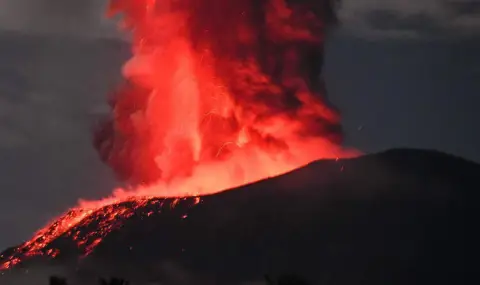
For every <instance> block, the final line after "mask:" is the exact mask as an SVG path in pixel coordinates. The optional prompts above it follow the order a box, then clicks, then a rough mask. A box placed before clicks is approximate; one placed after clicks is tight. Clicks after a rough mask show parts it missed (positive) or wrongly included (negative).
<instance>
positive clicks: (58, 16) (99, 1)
mask: <svg viewBox="0 0 480 285" xmlns="http://www.w3.org/2000/svg"><path fill="white" fill-rule="evenodd" d="M106 4H107V1H106V0H81V1H79V0H36V1H31V0H3V1H1V2H0V28H2V29H6V30H17V31H23V32H25V33H48V34H68V35H74V36H83V37H116V36H118V35H119V34H118V33H117V31H116V24H115V23H114V22H113V21H109V20H107V19H105V17H104V15H105V9H106Z"/></svg>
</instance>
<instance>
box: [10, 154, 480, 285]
mask: <svg viewBox="0 0 480 285" xmlns="http://www.w3.org/2000/svg"><path fill="white" fill-rule="evenodd" d="M479 175H480V165H478V164H475V163H473V162H469V161H466V160H463V159H461V158H457V157H453V156H450V155H446V154H443V153H440V152H435V151H425V150H414V149H396V150H390V151H386V152H383V153H378V154H372V155H365V156H362V157H358V158H352V159H339V160H320V161H316V162H313V163H310V164H309V165H307V166H305V167H303V168H300V169H297V170H295V171H292V172H290V173H287V174H284V175H282V176H279V177H275V178H270V179H266V180H263V181H259V182H256V183H253V184H250V185H246V186H242V187H239V188H236V189H232V190H230V191H225V192H222V193H217V194H213V195H209V196H203V197H201V198H183V199H159V198H151V199H147V198H146V199H145V200H144V201H143V202H142V203H141V204H136V205H132V204H131V203H134V202H128V201H126V202H122V203H119V204H114V205H109V206H106V207H104V208H102V209H99V210H98V211H96V212H93V213H91V214H89V215H87V216H86V217H85V218H84V222H80V223H79V224H78V226H77V227H75V228H72V229H71V231H70V232H68V233H65V234H63V235H61V236H60V237H58V238H56V239H55V240H52V241H51V242H50V243H49V244H48V245H47V246H46V247H45V248H44V249H43V253H44V255H43V256H41V255H40V256H36V257H32V258H28V257H26V256H21V253H20V252H16V251H15V249H16V248H12V249H9V250H7V251H5V252H4V253H3V254H2V256H3V258H4V260H5V259H6V258H9V257H11V256H12V254H13V255H16V256H17V257H19V258H20V257H21V258H22V260H23V262H22V263H21V264H19V265H18V266H16V267H14V269H13V270H11V271H5V276H3V278H7V279H5V280H9V279H8V278H9V276H10V277H11V276H13V275H15V274H13V273H14V272H27V271H25V269H29V270H33V269H34V268H36V267H38V266H45V265H49V266H53V265H55V266H63V267H65V268H67V269H68V270H69V272H71V274H74V275H75V276H83V277H85V276H90V275H92V276H98V275H102V274H103V275H114V276H121V277H125V278H130V279H131V280H143V281H147V280H163V281H165V278H170V277H168V276H169V274H170V275H171V274H172V271H175V270H173V269H172V267H175V268H182V270H183V271H181V272H183V273H182V274H180V275H182V276H183V277H184V278H187V276H190V277H188V278H192V279H193V280H190V281H188V282H187V281H185V280H184V281H183V282H186V283H181V284H212V283H213V284H240V283H238V282H243V281H252V280H260V279H262V276H263V275H264V274H272V275H275V274H280V273H286V272H287V273H289V272H293V273H297V274H301V275H303V276H304V277H305V278H307V279H308V280H311V281H312V282H313V284H464V282H467V281H466V280H470V278H474V277H475V278H478V274H475V272H476V271H477V270H476V266H474V260H476V259H477V257H476V254H475V253H474V251H475V249H476V248H477V244H478V233H477V230H476V226H475V225H476V224H477V216H478V215H477V212H478V208H477V206H476V204H477V203H478V189H480V181H479V180H478V177H480V176H479ZM135 203H138V202H135ZM133 206H135V207H133ZM119 209H120V210H121V209H135V210H134V211H133V212H132V213H131V214H129V215H117V216H115V217H114V218H113V219H111V220H109V221H108V222H105V218H104V217H105V213H108V212H111V211H112V210H119ZM120 212H121V211H120ZM106 228H109V229H110V231H108V233H107V234H105V235H102V232H104V231H105V229H106ZM92 233H93V234H92ZM100 237H101V238H102V242H101V243H99V244H98V246H97V247H95V248H94V250H92V251H90V252H88V248H89V247H88V246H80V245H79V241H83V242H84V243H86V244H91V243H96V242H98V239H99V238H100ZM18 248H21V247H18ZM48 252H56V253H57V254H56V255H55V258H52V257H51V256H50V257H49V255H48V254H47V253H48ZM177 271H178V270H177ZM8 273H10V274H8ZM24 274H26V273H24ZM177 275H178V274H177ZM188 278H187V279H188ZM472 280H473V279H472ZM469 282H470V281H469ZM2 284H7V283H3V282H2ZM135 284H137V283H135ZM139 284H142V283H139ZM167 284H169V283H167ZM172 284H174V283H172ZM176 284H180V283H176Z"/></svg>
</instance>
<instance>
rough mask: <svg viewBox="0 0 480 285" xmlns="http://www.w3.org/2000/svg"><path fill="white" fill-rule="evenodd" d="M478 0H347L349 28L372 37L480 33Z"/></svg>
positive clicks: (344, 19)
mask: <svg viewBox="0 0 480 285" xmlns="http://www.w3.org/2000/svg"><path fill="white" fill-rule="evenodd" d="M479 3H480V2H478V1H476V0H422V1H417V0H403V1H398V0H343V1H342V7H341V9H340V11H339V15H340V19H341V21H342V23H343V27H344V29H345V30H346V31H348V32H350V33H352V34H354V35H356V36H364V37H369V38H378V39H381V38H385V37H387V38H424V37H435V38H445V37H459V36H468V37H471V36H478V35H480V8H479V7H480V4H479Z"/></svg>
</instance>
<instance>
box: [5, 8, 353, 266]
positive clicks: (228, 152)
mask: <svg viewBox="0 0 480 285" xmlns="http://www.w3.org/2000/svg"><path fill="white" fill-rule="evenodd" d="M334 2H335V1H334V0H311V1H309V0H295V1H294V0H158V1H156V0H111V3H110V8H109V13H110V15H116V14H122V15H123V21H122V27H123V28H124V29H125V30H128V31H130V32H131V33H132V44H133V57H132V58H131V59H130V60H129V61H128V62H127V63H126V64H125V66H124V68H123V74H124V77H125V79H126V80H125V83H124V84H123V86H122V87H121V88H120V89H119V90H118V91H117V92H115V93H114V95H113V96H112V98H111V100H110V104H111V109H112V112H111V116H110V117H109V118H108V119H106V120H105V121H103V122H102V123H101V124H100V125H99V127H98V129H97V130H96V132H95V137H94V145H95V147H96V148H97V150H98V151H99V154H100V156H101V158H102V160H103V161H104V162H105V163H107V164H108V165H110V166H111V167H112V168H113V170H114V171H115V173H116V174H117V176H118V178H119V179H121V180H123V181H125V182H126V183H127V184H128V185H131V186H130V187H129V189H127V190H117V191H115V192H114V194H113V195H112V196H111V197H109V198H106V199H103V200H100V201H83V202H80V203H79V205H78V206H77V207H75V208H74V209H71V210H69V211H68V212H67V213H66V214H64V215H63V216H61V217H60V218H58V219H57V220H55V221H54V222H52V223H51V224H50V225H48V226H46V227H45V228H44V229H41V230H40V231H39V232H37V233H36V234H35V236H34V237H33V238H32V239H31V240H30V241H27V242H25V243H24V244H23V245H21V246H20V247H18V248H17V249H16V250H15V252H14V253H13V254H11V255H10V256H8V257H4V258H3V260H4V261H3V265H1V268H3V269H5V268H10V267H12V266H13V265H15V264H17V263H19V262H21V261H22V260H23V259H25V258H26V257H29V256H35V255H50V256H55V255H56V254H58V251H57V250H55V249H51V248H48V245H49V244H50V243H51V242H52V241H53V240H54V239H56V238H58V237H60V236H65V235H67V236H72V238H73V239H74V240H75V237H76V236H77V235H76V233H75V232H74V229H75V228H78V226H80V225H82V224H85V223H88V222H91V221H92V220H91V219H92V214H94V213H95V214H94V215H95V217H94V218H95V220H96V221H97V222H98V223H99V226H98V227H97V228H98V231H99V232H100V234H98V233H97V234H96V235H95V238H87V239H80V240H78V243H77V244H78V246H79V248H82V250H83V252H85V254H88V253H89V252H91V250H93V248H94V247H95V246H96V245H98V243H99V242H100V241H101V238H103V237H104V236H105V235H106V234H108V233H109V232H110V231H111V230H112V229H114V228H115V225H116V223H117V222H116V221H118V218H119V217H121V218H128V217H129V216H130V215H132V213H133V212H134V211H135V209H136V208H138V207H140V206H141V205H143V204H144V203H148V201H149V198H150V197H177V198H178V197H180V198H182V197H198V196H201V195H207V194H214V193H217V192H220V191H224V190H227V189H230V188H233V187H236V186H240V185H243V184H246V183H251V182H254V181H258V180H260V179H264V178H268V177H271V176H276V175H279V174H282V173H285V172H288V171H290V170H293V169H295V168H298V167H301V166H303V165H305V164H307V163H309V162H311V161H313V160H317V159H321V158H337V157H345V156H352V155H355V154H354V153H352V152H350V151H346V150H344V149H343V148H342V147H341V146H340V145H341V142H342V133H341V126H340V118H339V114H338V113H337V112H336V110H335V109H333V108H332V107H331V105H330V104H328V102H327V99H326V97H325V90H324V87H323V83H322V81H321V79H320V73H321V66H322V63H323V43H324V39H325V33H326V31H327V29H328V27H329V26H330V25H331V24H333V23H334V21H335V17H334V13H333V10H334V9H333V5H334V4H333V3H334ZM192 199H195V198H192ZM124 201H130V202H131V203H130V204H129V207H125V206H121V205H123V204H121V205H120V204H119V203H120V202H124ZM195 201H196V203H197V202H198V200H195ZM99 213H100V214H99ZM87 236H88V235H87ZM47 248H48V249H47Z"/></svg>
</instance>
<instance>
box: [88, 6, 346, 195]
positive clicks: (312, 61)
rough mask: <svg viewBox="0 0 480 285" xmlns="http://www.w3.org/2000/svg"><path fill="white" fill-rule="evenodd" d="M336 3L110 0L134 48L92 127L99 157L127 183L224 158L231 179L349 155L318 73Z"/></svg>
mask: <svg viewBox="0 0 480 285" xmlns="http://www.w3.org/2000/svg"><path fill="white" fill-rule="evenodd" d="M335 4H336V1H333V0H290V1H289V0H243V1H237V0H231V1H227V0H180V1H173V0H163V1H155V0H112V1H111V7H110V11H111V13H112V14H118V13H122V14H123V17H124V22H123V24H124V26H125V27H126V29H127V30H130V31H132V34H133V43H134V44H133V53H134V56H133V58H132V59H131V60H130V61H129V62H128V63H127V64H126V65H125V66H124V70H123V73H124V76H125V77H126V79H127V80H126V83H125V84H124V86H122V88H120V89H119V90H118V91H117V92H115V94H113V96H112V97H111V100H110V103H111V108H112V112H111V117H110V118H109V119H107V120H105V121H104V122H103V123H102V124H101V125H100V126H99V128H98V129H97V131H96V133H95V141H94V144H95V147H96V148H97V150H98V151H99V153H100V156H101V158H102V160H103V161H105V162H106V163H108V164H109V165H110V166H111V167H112V168H113V169H114V170H115V172H116V174H117V175H118V177H119V178H121V179H122V180H124V181H127V182H129V183H132V184H151V183H152V182H155V181H158V180H159V179H161V180H163V181H169V180H172V179H174V178H178V177H181V176H182V177H188V176H195V175H197V176H205V175H207V174H206V170H199V169H200V168H201V167H204V168H205V165H209V167H210V166H211V165H221V167H220V166H219V167H217V168H215V169H216V170H215V171H217V170H220V169H229V170H228V172H229V174H228V175H229V177H230V178H228V179H231V180H232V179H233V180H235V182H234V183H233V182H229V183H225V186H227V187H232V186H235V185H237V184H242V183H245V182H250V181H252V180H257V179H260V178H264V177H268V176H271V175H275V174H279V173H281V172H284V171H288V170H290V169H293V168H296V167H299V166H301V165H302V164H305V163H308V162H310V161H312V160H315V159H318V158H325V157H338V156H340V155H342V154H341V153H339V151H340V148H339V145H340V144H341V142H342V131H341V126H340V124H339V122H340V119H339V114H338V113H337V111H336V110H335V109H334V108H333V107H332V106H331V105H330V104H329V103H328V101H327V99H326V96H325V88H324V85H323V82H322V81H321V78H320V76H321V67H322V64H323V57H324V53H323V47H324V40H325V34H326V33H327V31H328V28H329V27H330V26H331V25H332V24H334V23H335V15H334V10H335V9H334V8H335V7H334V6H335ZM212 171H213V172H212ZM212 171H210V172H209V173H210V174H209V175H210V176H212V175H213V176H215V175H217V176H222V175H221V174H219V173H218V172H215V171H214V170H212ZM233 176H234V178H232V177H233ZM218 179H224V178H219V177H217V180H218ZM225 179H227V178H225ZM228 179H227V180H228ZM217 183H218V181H217ZM216 185H217V184H216Z"/></svg>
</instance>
